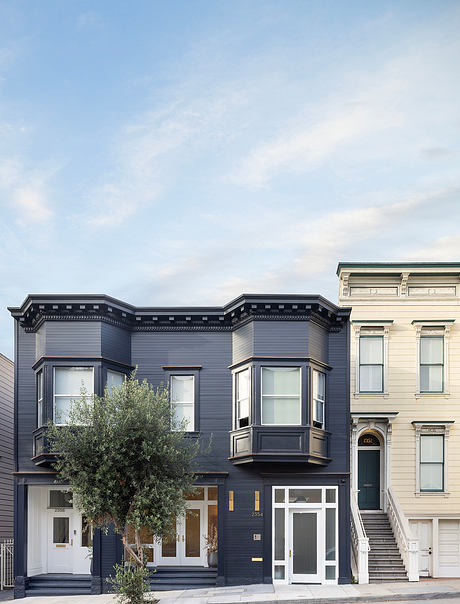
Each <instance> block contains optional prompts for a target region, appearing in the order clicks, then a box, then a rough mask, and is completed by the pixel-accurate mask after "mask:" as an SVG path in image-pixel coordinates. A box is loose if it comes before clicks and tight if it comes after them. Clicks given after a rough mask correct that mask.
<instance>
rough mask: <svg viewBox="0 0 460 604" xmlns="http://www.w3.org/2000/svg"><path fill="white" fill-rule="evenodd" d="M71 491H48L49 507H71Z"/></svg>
mask: <svg viewBox="0 0 460 604" xmlns="http://www.w3.org/2000/svg"><path fill="white" fill-rule="evenodd" d="M71 507H73V504H72V493H70V492H69V491H50V508H71Z"/></svg>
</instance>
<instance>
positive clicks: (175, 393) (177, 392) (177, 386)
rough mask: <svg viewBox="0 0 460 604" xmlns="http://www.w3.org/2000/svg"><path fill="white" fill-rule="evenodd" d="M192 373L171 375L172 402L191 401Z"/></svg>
mask: <svg viewBox="0 0 460 604" xmlns="http://www.w3.org/2000/svg"><path fill="white" fill-rule="evenodd" d="M193 394H194V393H193V375H173V376H172V377H171V401H172V402H173V403H175V402H180V403H193Z"/></svg>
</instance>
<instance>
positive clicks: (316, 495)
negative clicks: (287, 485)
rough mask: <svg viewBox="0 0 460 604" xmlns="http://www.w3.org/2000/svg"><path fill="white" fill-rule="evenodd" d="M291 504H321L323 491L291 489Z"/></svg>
mask: <svg viewBox="0 0 460 604" xmlns="http://www.w3.org/2000/svg"><path fill="white" fill-rule="evenodd" d="M289 503H321V489H289Z"/></svg>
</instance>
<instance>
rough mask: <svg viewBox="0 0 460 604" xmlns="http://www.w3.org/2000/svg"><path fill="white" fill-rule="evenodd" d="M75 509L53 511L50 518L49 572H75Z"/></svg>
mask: <svg viewBox="0 0 460 604" xmlns="http://www.w3.org/2000/svg"><path fill="white" fill-rule="evenodd" d="M72 533H73V510H68V511H65V512H53V513H52V514H50V515H49V518H48V572H49V573H71V572H73V538H72V536H71V535H72Z"/></svg>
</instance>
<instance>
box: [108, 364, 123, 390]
mask: <svg viewBox="0 0 460 604" xmlns="http://www.w3.org/2000/svg"><path fill="white" fill-rule="evenodd" d="M125 378H126V376H125V374H124V373H119V372H118V371H112V370H111V369H107V390H108V391H109V394H112V390H113V388H114V387H118V386H121V385H122V384H123V382H124V381H125Z"/></svg>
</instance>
